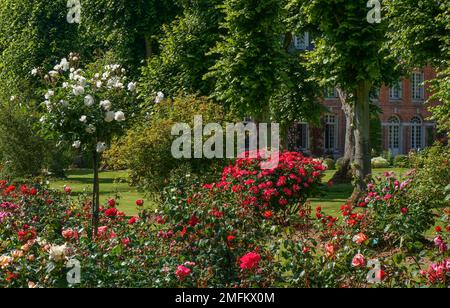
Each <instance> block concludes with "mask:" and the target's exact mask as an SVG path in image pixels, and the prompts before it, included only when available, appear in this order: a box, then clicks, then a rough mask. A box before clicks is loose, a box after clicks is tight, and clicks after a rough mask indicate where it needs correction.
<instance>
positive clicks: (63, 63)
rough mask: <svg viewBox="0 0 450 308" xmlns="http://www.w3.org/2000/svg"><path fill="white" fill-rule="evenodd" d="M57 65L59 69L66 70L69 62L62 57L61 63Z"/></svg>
mask: <svg viewBox="0 0 450 308" xmlns="http://www.w3.org/2000/svg"><path fill="white" fill-rule="evenodd" d="M59 65H60V66H61V69H62V70H63V71H68V70H69V68H70V63H69V61H67V59H66V58H63V59H62V60H61V63H60V64H59Z"/></svg>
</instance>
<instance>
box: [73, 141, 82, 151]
mask: <svg viewBox="0 0 450 308" xmlns="http://www.w3.org/2000/svg"><path fill="white" fill-rule="evenodd" d="M72 147H74V148H75V149H79V148H80V147H81V141H80V140H77V141H75V142H74V143H73V144H72Z"/></svg>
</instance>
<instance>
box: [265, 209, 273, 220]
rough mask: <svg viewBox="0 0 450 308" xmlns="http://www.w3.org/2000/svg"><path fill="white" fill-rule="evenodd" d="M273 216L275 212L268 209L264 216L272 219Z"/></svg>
mask: <svg viewBox="0 0 450 308" xmlns="http://www.w3.org/2000/svg"><path fill="white" fill-rule="evenodd" d="M272 216H273V212H272V211H266V212H264V218H266V219H270V218H272Z"/></svg>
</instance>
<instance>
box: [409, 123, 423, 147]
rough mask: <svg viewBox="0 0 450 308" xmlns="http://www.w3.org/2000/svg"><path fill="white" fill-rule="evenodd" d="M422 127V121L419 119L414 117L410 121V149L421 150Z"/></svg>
mask: <svg viewBox="0 0 450 308" xmlns="http://www.w3.org/2000/svg"><path fill="white" fill-rule="evenodd" d="M422 140H423V126H422V120H421V119H420V118H419V117H414V118H413V119H412V120H411V148H412V149H414V150H420V149H422V148H423V142H422Z"/></svg>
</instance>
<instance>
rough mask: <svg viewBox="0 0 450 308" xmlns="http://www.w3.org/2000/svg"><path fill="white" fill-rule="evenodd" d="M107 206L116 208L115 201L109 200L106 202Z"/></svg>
mask: <svg viewBox="0 0 450 308" xmlns="http://www.w3.org/2000/svg"><path fill="white" fill-rule="evenodd" d="M108 205H109V206H110V207H115V206H116V200H114V199H109V200H108Z"/></svg>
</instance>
